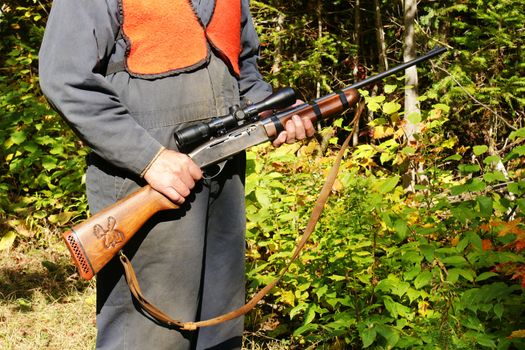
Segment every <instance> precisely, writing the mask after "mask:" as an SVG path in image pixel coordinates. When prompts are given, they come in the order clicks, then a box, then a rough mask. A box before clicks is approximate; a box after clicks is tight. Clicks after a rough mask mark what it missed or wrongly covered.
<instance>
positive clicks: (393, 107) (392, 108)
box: [383, 102, 401, 114]
mask: <svg viewBox="0 0 525 350" xmlns="http://www.w3.org/2000/svg"><path fill="white" fill-rule="evenodd" d="M400 109H401V105H400V104H399V103H397V102H386V103H385V104H384V105H383V112H384V113H385V114H394V113H395V112H397V111H399V110H400Z"/></svg>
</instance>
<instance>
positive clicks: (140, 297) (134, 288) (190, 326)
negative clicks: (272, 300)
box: [120, 118, 358, 331]
mask: <svg viewBox="0 0 525 350" xmlns="http://www.w3.org/2000/svg"><path fill="white" fill-rule="evenodd" d="M357 119H358V118H355V119H354V121H355V120H357ZM356 125H357V123H355V124H354V130H353V131H352V132H351V133H350V135H349V136H348V137H347V138H346V140H345V142H344V143H343V145H342V146H341V149H340V150H339V153H338V154H337V157H336V160H335V162H334V165H333V166H332V168H331V169H330V172H329V174H328V176H327V178H326V181H325V184H324V185H323V188H322V189H321V192H320V193H319V196H318V198H317V201H316V203H315V206H314V209H313V210H312V213H311V215H310V219H309V221H308V224H307V225H306V229H305V231H304V233H303V235H302V237H301V240H300V241H299V243H297V245H296V247H295V251H294V253H293V255H292V258H291V259H290V261H289V262H288V264H287V265H286V266H285V268H284V269H283V270H282V271H281V273H280V274H279V276H278V277H277V278H276V279H275V280H274V281H272V282H271V283H269V284H268V285H267V286H265V287H264V288H262V289H261V290H260V291H259V292H257V294H255V295H254V296H253V297H252V298H251V299H250V300H249V301H248V302H247V303H246V304H245V305H244V306H242V307H240V308H238V309H236V310H233V311H231V312H229V313H226V314H224V315H221V316H217V317H215V318H211V319H209V320H204V321H197V322H181V321H178V320H175V319H173V318H171V317H169V316H168V315H166V314H165V313H164V312H162V311H161V310H160V309H159V308H157V307H156V306H155V305H153V304H151V303H150V302H149V301H148V300H147V299H146V297H145V296H144V294H142V291H141V289H140V285H139V282H138V280H137V276H136V274H135V271H134V270H133V266H131V262H130V261H129V259H128V258H127V257H126V256H125V255H124V253H123V252H122V251H120V261H121V262H122V265H123V266H124V271H125V276H126V280H127V282H128V285H129V289H130V291H131V293H132V294H133V296H134V297H135V299H136V300H137V301H138V302H139V304H140V306H141V307H142V309H143V310H144V311H145V312H147V313H148V314H149V315H150V316H151V317H153V318H154V319H155V320H157V321H158V322H160V323H162V324H165V325H167V326H169V327H176V328H179V329H181V330H187V331H193V330H196V329H197V328H199V327H209V326H213V325H216V324H219V323H222V322H226V321H229V320H232V319H234V318H237V317H239V316H242V315H244V314H246V313H247V312H249V311H250V310H251V309H253V308H254V307H255V306H256V305H257V303H258V302H259V301H260V300H261V299H262V298H263V297H264V296H265V295H266V294H267V293H268V292H269V291H270V290H271V289H272V288H273V287H275V286H276V285H277V283H279V281H280V280H281V279H282V278H283V276H284V275H285V274H286V272H287V271H288V269H289V268H290V265H291V264H292V263H293V262H295V260H297V258H298V257H299V253H300V252H301V250H302V249H303V248H304V246H305V245H306V242H307V241H308V239H309V238H310V236H311V235H312V233H313V231H314V229H315V226H316V224H317V221H319V218H320V217H321V213H322V212H323V209H324V206H325V204H326V201H327V200H328V197H329V196H330V193H331V191H332V187H333V184H334V182H335V180H336V178H337V174H338V172H339V166H340V164H341V160H342V158H343V155H344V152H345V150H346V149H347V148H348V144H349V143H350V139H351V138H352V135H353V134H354V132H355V130H356Z"/></svg>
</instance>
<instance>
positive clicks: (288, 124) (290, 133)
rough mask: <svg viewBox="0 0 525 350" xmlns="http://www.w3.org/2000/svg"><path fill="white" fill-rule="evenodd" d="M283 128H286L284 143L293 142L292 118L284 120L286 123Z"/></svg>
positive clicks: (293, 124) (293, 123) (293, 128)
mask: <svg viewBox="0 0 525 350" xmlns="http://www.w3.org/2000/svg"><path fill="white" fill-rule="evenodd" d="M284 128H285V129H286V143H294V142H295V122H294V121H293V118H292V119H290V120H288V122H286V125H285V127H284Z"/></svg>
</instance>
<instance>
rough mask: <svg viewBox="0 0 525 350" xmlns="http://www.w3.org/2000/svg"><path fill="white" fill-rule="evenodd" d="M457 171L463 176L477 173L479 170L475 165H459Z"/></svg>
mask: <svg viewBox="0 0 525 350" xmlns="http://www.w3.org/2000/svg"><path fill="white" fill-rule="evenodd" d="M458 169H459V171H461V172H462V173H465V174H471V173H477V172H478V171H480V170H481V168H480V167H479V165H477V164H460V165H458Z"/></svg>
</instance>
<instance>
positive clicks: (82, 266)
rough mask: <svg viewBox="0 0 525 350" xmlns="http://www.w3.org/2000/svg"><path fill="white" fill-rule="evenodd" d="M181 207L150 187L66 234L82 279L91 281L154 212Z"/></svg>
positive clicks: (145, 187) (144, 188)
mask: <svg viewBox="0 0 525 350" xmlns="http://www.w3.org/2000/svg"><path fill="white" fill-rule="evenodd" d="M177 208H178V206H177V205H176V204H174V203H173V202H171V201H170V200H169V199H168V198H166V197H165V196H163V195H162V194H160V193H159V192H157V191H155V190H154V189H153V188H151V187H150V186H149V185H146V186H144V187H143V188H141V189H139V190H138V191H136V192H134V193H132V194H130V195H129V196H127V197H125V198H123V199H121V200H120V201H118V202H116V203H115V204H113V205H111V206H109V207H107V208H106V209H104V210H102V211H101V212H99V213H97V214H95V215H93V216H92V217H90V218H89V219H88V220H86V221H84V222H82V223H80V224H78V225H77V226H75V227H73V228H72V229H71V230H69V231H68V232H66V233H64V234H63V235H62V237H63V238H64V240H65V242H66V245H67V247H68V249H69V251H70V253H71V256H72V258H73V261H74V263H75V265H76V267H77V270H78V272H79V274H80V276H81V277H82V278H84V279H87V280H89V279H91V278H92V277H93V276H94V275H95V274H97V273H98V272H99V271H100V269H102V267H104V265H106V264H107V263H108V262H109V261H110V260H111V259H112V258H113V257H114V256H115V254H117V253H118V252H119V250H120V249H122V247H123V246H124V245H125V244H126V243H127V242H128V241H129V240H130V239H131V237H133V235H134V234H135V233H137V231H138V230H139V229H140V228H141V227H142V225H144V223H146V221H147V220H149V218H151V217H152V216H153V215H154V214H155V213H157V212H159V211H162V210H167V209H177Z"/></svg>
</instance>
